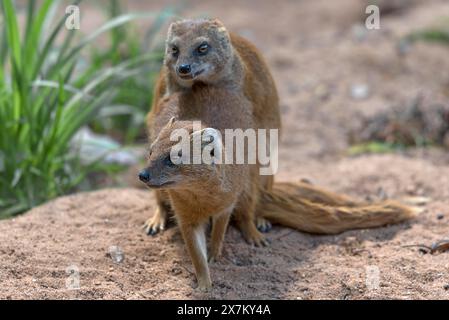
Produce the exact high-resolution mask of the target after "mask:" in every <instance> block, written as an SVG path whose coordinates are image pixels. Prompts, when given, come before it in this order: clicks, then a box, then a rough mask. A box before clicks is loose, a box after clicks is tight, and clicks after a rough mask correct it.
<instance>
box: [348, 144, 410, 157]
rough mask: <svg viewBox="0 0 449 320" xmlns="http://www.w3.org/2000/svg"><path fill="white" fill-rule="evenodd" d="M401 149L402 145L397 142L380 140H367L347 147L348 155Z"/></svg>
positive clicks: (390, 151)
mask: <svg viewBox="0 0 449 320" xmlns="http://www.w3.org/2000/svg"><path fill="white" fill-rule="evenodd" d="M403 149H404V146H403V145H399V144H393V143H388V142H380V141H368V142H365V143H359V144H356V145H353V146H351V147H350V148H349V149H348V155H350V156H358V155H361V154H367V153H368V154H382V153H392V152H396V151H398V150H403Z"/></svg>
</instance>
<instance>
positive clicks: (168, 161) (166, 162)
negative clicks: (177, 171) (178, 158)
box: [164, 155, 176, 167]
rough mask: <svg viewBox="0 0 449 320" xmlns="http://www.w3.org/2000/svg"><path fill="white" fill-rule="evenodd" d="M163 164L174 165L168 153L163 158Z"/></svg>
mask: <svg viewBox="0 0 449 320" xmlns="http://www.w3.org/2000/svg"><path fill="white" fill-rule="evenodd" d="M164 165H165V166H167V167H175V166H176V164H174V163H173V161H171V157H170V155H168V156H167V157H166V158H165V159H164Z"/></svg>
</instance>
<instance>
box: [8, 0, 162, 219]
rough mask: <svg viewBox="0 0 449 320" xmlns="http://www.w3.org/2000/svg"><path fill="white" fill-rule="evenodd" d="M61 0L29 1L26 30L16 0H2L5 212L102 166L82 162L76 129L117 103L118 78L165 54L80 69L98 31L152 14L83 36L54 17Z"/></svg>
mask: <svg viewBox="0 0 449 320" xmlns="http://www.w3.org/2000/svg"><path fill="white" fill-rule="evenodd" d="M79 2H80V1H74V4H78V3H79ZM58 3H59V2H58V1H53V0H43V1H42V2H39V4H40V5H38V4H37V1H33V0H30V1H28V2H27V9H26V19H25V21H26V22H25V25H24V28H20V27H19V22H18V17H17V13H16V9H15V7H14V3H13V1H11V0H2V1H1V5H0V8H1V15H0V30H1V31H0V218H2V217H3V218H4V217H8V216H11V215H15V214H18V213H20V212H23V211H25V210H27V209H29V208H31V207H33V206H35V205H38V204H40V203H42V202H44V201H46V200H48V199H51V198H54V197H56V196H58V195H60V194H64V193H66V192H69V191H71V190H73V188H74V187H75V186H77V185H78V184H79V183H80V181H82V180H83V178H84V177H85V176H86V175H87V174H88V173H89V172H91V171H92V170H93V169H95V168H96V167H97V166H96V164H95V163H94V164H91V165H89V166H84V165H82V164H81V162H80V161H79V158H78V155H77V153H76V151H74V150H72V149H71V148H70V141H71V139H72V137H73V135H74V134H75V133H76V132H77V131H78V130H79V129H80V128H81V127H83V126H85V125H87V124H89V123H90V122H91V121H92V120H93V119H94V118H95V116H96V115H97V114H98V112H99V110H100V109H101V108H102V107H104V106H107V105H110V104H111V103H112V101H114V99H115V98H116V97H117V95H118V93H119V90H118V89H117V88H119V87H120V83H123V81H125V80H126V79H128V78H129V77H131V76H135V75H137V74H139V72H141V70H144V69H145V68H146V67H147V66H148V65H149V64H151V63H152V62H153V61H157V60H158V58H159V56H158V55H157V54H153V53H148V54H142V55H138V56H137V55H135V56H133V57H132V58H130V59H126V60H122V61H120V62H118V63H117V64H114V65H111V66H103V65H102V64H99V65H95V66H94V67H90V68H88V70H79V62H80V60H81V56H82V52H83V50H84V49H85V48H86V47H87V46H88V45H90V44H91V43H92V42H94V41H95V40H96V39H97V38H98V36H100V35H102V34H104V33H107V32H110V31H111V30H114V29H115V28H117V27H120V26H122V25H124V24H126V23H128V22H130V21H133V20H135V19H137V18H141V17H145V16H147V17H148V14H125V15H120V16H117V17H116V18H114V19H112V20H110V21H108V22H107V23H106V24H105V25H103V26H102V27H101V28H99V29H98V30H97V31H95V32H93V33H91V34H89V35H87V36H85V37H79V36H78V35H79V32H78V31H76V30H72V31H71V30H67V29H66V28H65V19H66V16H63V17H61V18H60V19H59V20H57V19H55V12H56V6H57V5H58ZM55 20H57V21H55ZM48 31H50V32H48Z"/></svg>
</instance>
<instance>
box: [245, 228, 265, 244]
mask: <svg viewBox="0 0 449 320" xmlns="http://www.w3.org/2000/svg"><path fill="white" fill-rule="evenodd" d="M244 237H245V240H246V242H248V244H250V245H252V246H256V247H266V246H268V245H269V244H270V241H269V240H268V239H267V238H265V236H264V235H263V234H261V233H260V232H259V231H258V230H257V229H255V231H253V232H249V233H247V234H245V235H244Z"/></svg>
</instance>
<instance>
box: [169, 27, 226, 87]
mask: <svg viewBox="0 0 449 320" xmlns="http://www.w3.org/2000/svg"><path fill="white" fill-rule="evenodd" d="M232 57H233V49H232V44H231V39H230V36H229V33H228V31H227V30H226V28H225V27H224V25H223V24H222V23H221V22H220V21H219V20H216V19H214V20H206V19H199V20H182V21H179V22H174V23H172V24H171V25H170V27H169V31H168V37H167V41H166V53H165V62H164V63H165V66H166V67H167V69H168V72H169V74H170V76H171V79H172V80H173V81H176V82H177V83H178V84H179V85H180V86H182V87H191V86H192V84H193V83H194V82H203V83H213V82H215V81H218V80H220V79H222V78H223V77H225V76H226V75H227V74H228V73H229V71H230V69H231V65H232V61H233V59H232Z"/></svg>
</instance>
